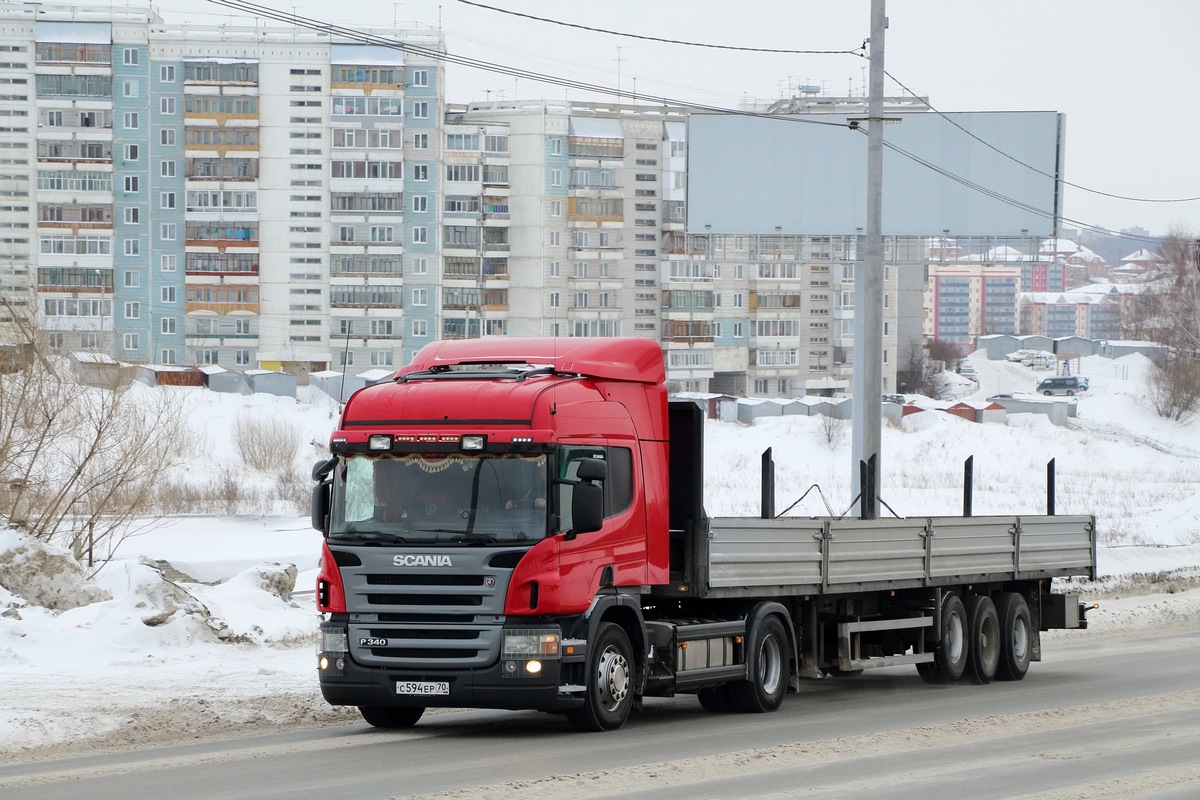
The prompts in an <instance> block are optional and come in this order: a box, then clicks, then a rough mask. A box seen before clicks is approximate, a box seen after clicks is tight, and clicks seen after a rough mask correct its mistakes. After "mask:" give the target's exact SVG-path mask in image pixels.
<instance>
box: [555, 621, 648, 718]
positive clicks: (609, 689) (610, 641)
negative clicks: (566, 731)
mask: <svg viewBox="0 0 1200 800" xmlns="http://www.w3.org/2000/svg"><path fill="white" fill-rule="evenodd" d="M589 650H590V655H589V656H588V685H587V697H586V699H585V700H584V703H583V705H582V706H580V707H579V708H573V709H571V710H570V711H568V712H567V719H568V720H569V721H570V723H571V725H572V727H574V728H575V730H577V731H615V730H616V729H617V728H619V727H621V726H622V725H624V724H625V720H627V719H629V712H630V710H632V708H633V694H634V685H633V681H634V663H633V648H632V647H631V646H630V644H629V636H628V635H626V633H625V629H624V628H622V627H621V626H620V625H617V624H616V623H613V622H602V623H600V628H599V630H598V631H597V633H596V639H595V641H593V642H591V643H590V647H589Z"/></svg>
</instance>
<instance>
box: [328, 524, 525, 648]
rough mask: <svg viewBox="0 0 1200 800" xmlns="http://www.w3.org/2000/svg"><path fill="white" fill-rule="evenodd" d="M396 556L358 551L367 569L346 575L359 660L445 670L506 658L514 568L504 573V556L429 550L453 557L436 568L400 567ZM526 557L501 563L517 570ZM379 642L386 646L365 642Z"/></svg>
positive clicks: (352, 644)
mask: <svg viewBox="0 0 1200 800" xmlns="http://www.w3.org/2000/svg"><path fill="white" fill-rule="evenodd" d="M394 552H395V551H391V550H383V549H381V548H371V547H363V548H356V549H355V553H356V554H357V555H358V556H359V557H360V558H361V560H362V566H361V567H358V568H354V567H344V568H343V569H342V581H343V584H344V586H345V589H346V604H347V611H349V613H350V630H349V633H350V650H351V654H352V655H353V657H354V658H355V660H357V661H358V662H359V663H363V664H368V665H371V666H384V667H393V668H403V669H413V668H421V667H422V666H429V665H430V663H431V662H436V664H435V666H438V667H444V668H467V667H480V666H487V665H489V664H492V663H494V662H495V661H496V660H497V659H498V658H499V657H500V638H501V629H502V625H503V621H504V599H505V596H506V594H507V591H508V585H509V580H510V578H511V576H512V567H507V568H500V567H497V566H496V564H497V563H499V562H498V561H497V552H496V551H495V550H489V549H487V548H478V547H473V548H463V549H461V550H457V549H456V550H451V551H447V550H446V549H445V548H442V549H438V550H429V551H427V552H428V554H430V555H438V556H447V555H448V556H449V561H450V562H451V563H450V564H447V565H446V566H436V567H435V566H421V567H397V566H395V565H394V563H393V558H392V556H393V554H394ZM520 552H523V551H518V553H517V556H518V557H514V558H505V559H502V563H505V564H512V565H513V566H515V564H516V561H518V560H519V555H520ZM405 553H406V554H413V555H419V554H426V551H423V550H419V549H408V550H405ZM501 555H504V553H501ZM379 639H384V640H386V645H385V646H382V647H371V646H369V645H368V644H360V642H370V641H371V640H379ZM380 644H383V643H382V642H381V643H380Z"/></svg>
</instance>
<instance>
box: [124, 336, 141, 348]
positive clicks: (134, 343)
mask: <svg viewBox="0 0 1200 800" xmlns="http://www.w3.org/2000/svg"><path fill="white" fill-rule="evenodd" d="M123 343H124V345H125V350H126V352H133V351H136V350H137V349H138V347H139V341H138V335H137V334H136V333H127V334H125V336H124V337H123Z"/></svg>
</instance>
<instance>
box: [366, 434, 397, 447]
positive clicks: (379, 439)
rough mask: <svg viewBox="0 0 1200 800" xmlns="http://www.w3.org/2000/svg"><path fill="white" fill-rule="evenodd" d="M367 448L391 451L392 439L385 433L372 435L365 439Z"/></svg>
mask: <svg viewBox="0 0 1200 800" xmlns="http://www.w3.org/2000/svg"><path fill="white" fill-rule="evenodd" d="M367 448H368V449H371V450H391V449H392V437H391V435H390V434H386V433H373V434H371V435H370V436H369V437H368V438H367Z"/></svg>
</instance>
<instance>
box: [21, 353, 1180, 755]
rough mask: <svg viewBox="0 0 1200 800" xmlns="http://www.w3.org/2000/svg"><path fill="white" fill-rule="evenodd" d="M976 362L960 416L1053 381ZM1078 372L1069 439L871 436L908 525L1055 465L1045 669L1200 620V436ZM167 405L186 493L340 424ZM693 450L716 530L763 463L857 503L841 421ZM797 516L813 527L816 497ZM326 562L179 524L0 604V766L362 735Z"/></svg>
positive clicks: (1087, 367)
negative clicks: (284, 425)
mask: <svg viewBox="0 0 1200 800" xmlns="http://www.w3.org/2000/svg"><path fill="white" fill-rule="evenodd" d="M972 361H973V362H974V364H975V367H976V371H977V374H978V376H979V384H978V385H976V384H974V383H968V382H963V383H962V384H961V391H962V393H963V395H964V398H965V399H967V400H983V399H984V398H986V397H987V396H988V395H990V394H994V393H997V392H1011V391H1031V390H1032V387H1033V385H1034V382H1035V380H1036V379H1037V378H1038V377H1040V376H1044V375H1045V372H1036V371H1033V370H1030V369H1028V368H1025V367H1021V366H1019V365H1013V364H1009V363H1007V362H988V361H986V360H985V359H984V358H983V357H982V355H981V354H976V355H974V356H972ZM1082 366H1083V371H1082V374H1085V375H1087V376H1088V377H1089V378H1090V379H1091V388H1090V390H1089V392H1088V394H1087V396H1085V397H1081V398H1079V400H1078V414H1077V417H1076V420H1075V421H1074V423H1073V424H1072V425H1068V426H1063V427H1056V426H1054V425H1051V424H1049V423H1048V422H1047V421H1045V418H1043V417H1038V416H1034V415H1029V414H1022V415H1014V416H1012V417H1010V419H1009V421H1008V423H1007V424H986V425H978V424H974V423H969V422H965V421H963V420H960V419H957V418H955V417H952V416H949V415H946V414H941V413H939V412H925V413H922V414H917V415H914V416H912V417H908V418H906V419H905V420H904V421H903V422H902V423H901V424H899V425H890V424H889V425H885V428H884V435H883V454H882V462H883V488H882V491H881V497H882V499H883V500H884V501H885V502H886V503H887V504H888V506H890V507H891V508H892V509H893V510H894V511H895V512H896V513H897V514H900V515H902V516H917V515H923V514H956V513H959V512H960V510H961V498H962V462H963V459H965V458H966V457H967V456H969V455H974V456H975V468H974V472H975V480H976V486H975V492H974V498H975V499H974V509H975V513H976V514H989V513H1029V514H1035V513H1042V512H1043V511H1044V507H1045V488H1044V486H1045V464H1046V461H1048V460H1049V459H1050V458H1054V459H1055V463H1056V467H1057V476H1058V477H1057V480H1058V500H1057V510H1058V511H1059V512H1060V513H1091V514H1095V515H1096V516H1097V518H1098V530H1099V536H1100V541H1101V548H1100V552H1099V567H1100V573H1101V575H1102V576H1103V578H1102V580H1101V581H1099V582H1097V583H1096V584H1088V583H1083V584H1080V585H1079V586H1077V587H1076V588H1075V590H1077V591H1079V592H1081V593H1082V594H1084V595H1085V596H1086V597H1089V598H1093V597H1094V598H1097V599H1099V600H1100V602H1101V609H1100V610H1098V611H1094V612H1092V614H1091V615H1089V621H1090V623H1091V628H1090V629H1089V630H1088V631H1086V632H1081V633H1072V634H1070V635H1067V634H1055V635H1054V636H1051V637H1048V646H1049V647H1050V648H1051V649H1052V648H1053V646H1054V640H1055V639H1056V638H1059V639H1067V638H1073V637H1077V636H1084V637H1099V636H1120V635H1128V634H1130V633H1131V632H1132V631H1134V630H1146V629H1160V628H1174V627H1181V626H1189V625H1191V626H1194V625H1195V619H1197V617H1198V616H1200V589H1197V588H1196V587H1198V586H1200V422H1196V421H1193V422H1191V423H1187V424H1179V423H1174V422H1169V421H1166V420H1163V419H1161V418H1159V417H1157V416H1156V415H1155V414H1154V413H1153V412H1152V411H1151V410H1150V409H1149V408H1148V407H1147V404H1146V401H1145V399H1144V396H1143V389H1142V377H1143V374H1144V372H1145V370H1146V367H1147V363H1146V362H1145V361H1144V359H1141V358H1139V357H1131V358H1127V359H1122V360H1120V361H1116V362H1114V361H1109V360H1106V359H1101V358H1089V359H1084V361H1083V365H1082ZM139 391H140V389H139ZM147 391H149V390H147ZM169 391H175V392H179V393H180V394H181V400H182V401H185V402H187V403H189V404H190V407H191V408H192V409H193V412H192V418H193V419H194V420H195V421H196V422H195V424H196V425H197V427H198V428H199V429H202V430H201V432H202V434H203V435H202V440H203V442H204V445H203V447H202V451H203V452H202V453H200V455H199V456H198V457H197V459H196V460H195V461H194V462H193V463H191V464H189V465H188V467H187V469H188V471H189V474H191V475H193V476H195V477H196V478H197V479H201V478H208V477H211V476H213V475H217V474H220V473H221V472H232V473H233V474H235V475H238V476H239V478H241V477H245V479H246V480H248V481H249V480H254V479H258V478H255V476H251V475H249V474H248V468H247V467H245V466H244V465H243V464H242V463H241V462H240V460H239V459H238V457H237V455H236V449H235V448H234V447H233V446H232V444H231V439H230V427H231V424H232V420H234V419H236V418H237V417H238V416H239V415H242V414H261V415H271V416H277V417H278V416H281V417H285V418H287V419H289V420H291V421H292V422H293V423H294V424H295V426H296V429H297V434H298V436H300V437H302V440H303V442H304V443H305V445H304V446H303V447H302V448H301V451H300V453H298V455H297V462H298V463H297V469H298V470H299V469H303V468H304V466H305V465H306V464H307V463H310V462H311V461H312V460H314V458H315V457H316V456H315V454H316V453H317V452H319V451H318V449H317V448H316V447H311V446H310V445H311V443H312V442H314V441H315V442H318V443H319V442H322V441H324V440H326V439H327V437H328V435H329V432H330V431H331V430H332V428H333V425H334V418H333V407H332V404H331V403H329V401H328V400H327V398H324V397H322V396H319V395H315V394H314V395H312V396H304V397H302V399H301V401H295V400H290V399H283V398H274V397H267V396H263V395H255V396H252V397H249V398H242V397H236V396H231V395H214V394H211V393H207V392H205V391H203V390H197V389H179V388H172V389H169ZM706 437H707V438H706V462H707V465H706V466H707V474H708V476H709V477H708V487H707V488H708V497H709V498H710V499H709V502H708V512H709V513H710V514H713V515H743V514H749V515H757V513H758V506H757V504H758V478H757V475H758V463H759V454H760V453H761V452H762V451H763V450H764V449H765V448H766V447H773V448H774V455H775V460H776V463H777V466H776V478H777V487H778V488H777V496H778V501H777V502H778V504H779V507H780V508H783V507H786V506H787V505H788V504H789V503H791V502H792V501H793V500H795V499H797V498H799V497H800V495H802V494H803V493H804V491H805V490H806V489H807V488H808V487H809V486H811V485H812V484H817V485H818V486H819V487H820V494H821V495H823V496H824V497H825V498H827V500H828V501H829V504H830V506H831V507H832V508H833V509H834V511H835V512H839V513H840V512H842V511H844V510H845V509H846V507H847V506H848V505H849V500H850V491H849V475H850V454H849V439H850V436H849V425H848V423H847V424H846V425H845V427H844V429H842V430H839V429H838V428H837V427H834V428H831V427H830V426H828V425H824V424H823V423H822V421H821V420H820V419H814V418H806V417H779V418H769V419H764V420H761V421H759V423H758V424H756V425H754V426H752V427H747V426H742V425H737V424H732V423H716V422H711V423H709V424H708V430H707V431H706ZM831 440H832V441H831ZM259 478H261V476H259ZM791 513H792V514H795V515H802V516H809V515H824V514H825V513H826V509H825V506H824V504H823V503H822V501H821V500H820V498H819V496H818V493H817V492H815V491H814V492H812V493H810V494H809V496H808V497H807V498H806V499H805V500H804V501H803V502H801V503H800V504H799V505H797V506H796V508H795V509H794V510H793V511H792V512H791ZM319 545H320V536H319V534H318V533H316V532H315V531H313V530H312V529H311V528H310V527H309V525H308V519H307V518H306V517H301V516H296V515H294V514H289V515H276V516H265V517H186V516H179V517H173V518H170V519H167V520H164V521H163V522H162V523H161V524H160V525H158V526H157V527H155V528H154V529H153V530H151V531H149V532H146V533H142V534H140V535H137V536H133V537H131V538H129V539H127V540H126V541H125V542H124V543H123V544H122V545H121V546H120V548H119V549H118V550H117V551H116V552H115V553H113V554H111V558H103V559H102V561H101V563H100V564H99V565H98V567H97V569H96V570H95V575H94V578H92V579H86V580H85V579H84V578H83V577H82V575H81V574H71V573H70V570H65V571H59V572H57V573H55V574H57V575H58V578H57V580H58V591H59V594H60V595H74V596H75V597H76V599H77V601H78V602H83V604H82V605H79V606H78V607H74V608H69V609H67V610H53V609H52V608H47V607H45V605H39V604H37V603H34V602H30V600H29V599H28V597H29V596H35V595H37V594H38V592H39V591H44V590H45V589H46V586H45V585H42V586H41V587H40V589H39V587H37V586H33V587H32V588H31V586H30V585H27V584H24V583H23V584H21V586H17V585H16V583H15V582H14V581H9V583H10V584H12V585H0V757H4V758H20V759H29V758H45V757H51V756H53V755H58V754H62V753H65V752H72V753H78V752H86V751H88V750H92V749H99V748H107V747H114V746H118V747H121V746H136V745H141V744H152V743H153V744H163V743H168V742H171V741H183V740H187V739H191V738H201V737H211V736H219V735H234V734H237V733H244V732H249V731H266V730H276V729H280V728H285V727H291V726H301V725H323V724H342V723H350V722H358V721H359V717H358V715H357V713H356V712H353V711H347V710H345V709H335V708H330V707H328V706H326V705H325V704H324V702H323V701H322V700H321V697H320V692H319V690H318V688H317V680H316V669H315V663H314V647H313V634H314V631H315V628H316V623H317V616H316V613H315V611H314V607H313V598H312V592H311V590H312V586H313V583H314V580H315V574H316V558H317V553H318V550H319ZM101 555H102V556H107V555H108V554H101ZM44 557H45V556H44V554H41V553H40V552H38V551H35V549H33V548H31V547H30V546H29V543H28V542H27V541H26V540H25V539H24V538H23V536H22V535H21V534H19V533H18V532H17V531H15V530H11V529H9V530H3V529H0V567H3V566H4V565H5V564H8V565H10V567H11V566H14V565H15V566H16V567H17V568H18V572H19V574H21V575H23V576H25V577H26V578H28V577H29V576H31V575H34V574H39V575H40V574H41V573H42V571H43V569H44V568H45V566H46V563H48V562H45V561H41V560H39V559H41V558H44ZM161 562H168V563H169V564H170V567H171V569H170V570H167V571H166V572H165V573H164V571H163V570H164V566H163V565H162V564H161ZM60 566H61V562H60ZM10 574H14V573H12V572H10ZM34 583H35V584H36V581H35V582H34ZM293 587H294V588H293Z"/></svg>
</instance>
